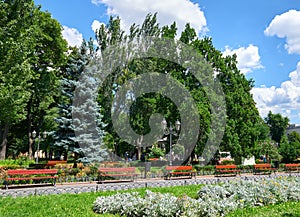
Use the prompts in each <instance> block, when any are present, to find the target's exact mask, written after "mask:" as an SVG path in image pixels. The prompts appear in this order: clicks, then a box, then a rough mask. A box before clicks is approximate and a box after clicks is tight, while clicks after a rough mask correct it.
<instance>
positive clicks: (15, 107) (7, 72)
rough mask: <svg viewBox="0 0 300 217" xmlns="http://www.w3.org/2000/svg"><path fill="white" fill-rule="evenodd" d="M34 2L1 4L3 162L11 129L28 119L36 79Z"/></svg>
mask: <svg viewBox="0 0 300 217" xmlns="http://www.w3.org/2000/svg"><path fill="white" fill-rule="evenodd" d="M36 10H37V8H35V7H34V5H33V1H29V0H22V1H12V0H11V1H3V0H1V1H0V56H1V58H0V75H1V79H0V106H1V114H0V142H1V143H0V159H5V157H6V150H7V136H8V132H9V127H10V126H11V125H12V124H16V123H19V122H20V121H21V120H23V119H25V117H26V116H25V108H26V103H27V102H28V100H29V99H30V94H31V88H32V80H33V79H34V78H35V76H34V73H33V67H32V65H31V54H32V53H33V50H34V49H33V44H35V42H36V39H35V37H34V35H33V32H35V31H36V29H35V26H34V25H32V17H33V15H34V14H35V13H36Z"/></svg>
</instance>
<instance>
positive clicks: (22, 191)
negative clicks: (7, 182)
mask: <svg viewBox="0 0 300 217" xmlns="http://www.w3.org/2000/svg"><path fill="white" fill-rule="evenodd" d="M287 176H296V177H300V174H299V173H291V174H287V173H276V174H274V173H273V174H271V175H253V174H242V175H241V176H234V177H232V176H231V177H215V176H213V175H201V176H197V177H196V178H193V179H172V180H164V179H159V178H151V179H138V180H136V181H134V182H105V183H102V184H100V183H97V182H85V183H84V182H78V183H59V184H57V185H56V186H32V185H31V186H28V187H16V188H14V187H11V188H9V189H0V197H8V196H11V197H25V196H32V195H51V194H66V193H69V194H79V193H84V192H98V191H111V190H127V189H134V188H144V187H145V188H147V187H168V186H180V185H193V184H216V183H221V182H229V181H232V180H258V179H264V178H270V177H271V178H277V177H287Z"/></svg>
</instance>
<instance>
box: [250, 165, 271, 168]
mask: <svg viewBox="0 0 300 217" xmlns="http://www.w3.org/2000/svg"><path fill="white" fill-rule="evenodd" d="M254 168H271V164H254Z"/></svg>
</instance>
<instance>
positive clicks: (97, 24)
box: [92, 20, 105, 32]
mask: <svg viewBox="0 0 300 217" xmlns="http://www.w3.org/2000/svg"><path fill="white" fill-rule="evenodd" d="M102 24H104V23H101V22H99V21H98V20H94V21H93V23H92V30H93V31H94V32H96V30H97V29H99V28H100V27H101V25H102ZM104 25H105V24H104Z"/></svg>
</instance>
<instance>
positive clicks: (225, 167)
mask: <svg viewBox="0 0 300 217" xmlns="http://www.w3.org/2000/svg"><path fill="white" fill-rule="evenodd" d="M236 168H237V165H234V164H230V165H216V169H218V170H219V169H236Z"/></svg>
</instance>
